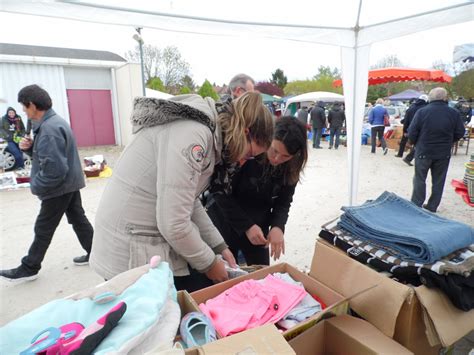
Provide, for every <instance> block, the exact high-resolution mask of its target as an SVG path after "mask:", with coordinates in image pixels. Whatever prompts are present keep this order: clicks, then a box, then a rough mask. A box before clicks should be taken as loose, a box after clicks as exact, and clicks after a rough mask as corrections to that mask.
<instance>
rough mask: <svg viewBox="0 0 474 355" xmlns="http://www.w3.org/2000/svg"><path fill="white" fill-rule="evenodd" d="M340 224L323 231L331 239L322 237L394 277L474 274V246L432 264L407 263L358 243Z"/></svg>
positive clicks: (331, 224)
mask: <svg viewBox="0 0 474 355" xmlns="http://www.w3.org/2000/svg"><path fill="white" fill-rule="evenodd" d="M338 222H339V218H337V219H336V220H333V221H331V222H328V223H326V224H324V225H323V226H322V229H323V231H325V232H327V233H329V235H328V234H327V233H323V231H321V233H320V236H321V237H322V238H323V239H325V240H327V241H328V242H330V243H331V244H334V245H336V244H337V243H338V241H337V239H338V240H339V244H341V242H344V243H343V244H347V245H348V246H349V247H350V248H352V249H351V250H350V251H349V250H347V251H348V252H349V253H351V254H354V253H356V254H362V253H365V254H366V256H367V261H366V262H367V263H369V264H371V265H373V266H374V267H376V268H378V269H379V270H382V271H388V272H391V273H393V274H394V275H395V274H399V275H400V274H404V275H409V274H415V275H416V274H419V269H421V268H423V269H427V270H431V271H433V272H435V273H437V274H440V275H447V274H450V273H455V274H459V275H462V276H465V277H468V276H470V275H471V272H472V271H473V270H474V244H473V245H471V246H469V247H468V248H464V249H460V250H457V251H456V252H454V253H451V254H449V255H447V256H445V257H443V258H442V259H441V260H439V261H436V262H434V263H432V264H421V263H415V262H408V261H402V260H401V259H399V258H396V257H394V256H392V253H391V252H390V250H389V249H388V248H386V247H385V246H381V245H376V244H374V243H373V242H370V243H369V242H366V241H363V240H361V239H358V238H357V237H356V236H354V235H352V234H350V233H349V232H347V231H345V230H344V229H342V228H341V227H339V226H338V225H337V224H338ZM336 246H338V245H336Z"/></svg>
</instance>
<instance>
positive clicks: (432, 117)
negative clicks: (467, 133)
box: [408, 100, 464, 159]
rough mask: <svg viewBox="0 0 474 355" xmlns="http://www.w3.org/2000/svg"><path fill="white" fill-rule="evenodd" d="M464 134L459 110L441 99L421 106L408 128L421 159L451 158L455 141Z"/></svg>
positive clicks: (409, 136) (410, 137)
mask: <svg viewBox="0 0 474 355" xmlns="http://www.w3.org/2000/svg"><path fill="white" fill-rule="evenodd" d="M463 136H464V124H463V122H462V120H461V117H460V116H459V112H458V111H456V110H455V109H453V108H451V107H449V106H448V103H447V102H445V101H440V100H438V101H432V102H430V103H429V104H428V105H426V106H425V107H422V108H420V109H419V110H418V111H417V112H416V114H415V117H414V118H413V122H412V123H411V124H410V127H409V128H408V138H409V139H410V141H411V142H412V143H414V144H415V145H416V157H418V158H420V159H449V158H450V157H451V148H452V146H453V143H454V142H456V141H458V140H459V139H461V138H462V137H463Z"/></svg>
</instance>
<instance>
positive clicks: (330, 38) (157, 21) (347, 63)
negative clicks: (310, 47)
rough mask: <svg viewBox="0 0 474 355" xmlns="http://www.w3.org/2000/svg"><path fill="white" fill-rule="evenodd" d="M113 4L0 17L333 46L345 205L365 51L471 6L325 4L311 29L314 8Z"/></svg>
mask: <svg viewBox="0 0 474 355" xmlns="http://www.w3.org/2000/svg"><path fill="white" fill-rule="evenodd" d="M116 3H117V2H116V1H113V0H85V1H82V0H78V1H70V0H42V1H37V0H22V1H18V0H2V1H1V2H0V11H3V12H10V13H18V14H26V15H35V16H45V17H55V18H62V19H70V20H76V21H85V22H95V23H102V24H114V25H122V26H130V27H134V28H135V27H144V28H154V29H159V30H162V31H168V32H176V33H185V34H186V33H187V34H193V35H196V34H199V35H202V36H220V37H228V38H230V40H232V38H233V37H241V38H245V37H246V36H252V37H258V38H262V39H272V38H274V39H280V40H282V39H283V40H289V41H297V42H304V43H320V44H327V45H333V46H334V45H335V46H339V47H340V48H341V63H342V85H343V87H344V98H345V104H346V106H345V107H346V118H347V120H346V122H347V132H348V135H347V144H348V150H347V154H348V174H349V189H348V190H349V204H350V205H352V204H354V203H356V202H357V189H358V176H359V158H360V148H361V139H360V136H361V131H362V119H363V116H364V104H365V99H366V96H367V88H368V80H367V78H368V69H369V55H370V45H371V44H372V43H376V42H379V41H384V40H388V39H392V38H397V37H401V36H405V35H408V34H412V33H416V32H420V31H425V30H429V29H432V28H436V27H442V26H448V25H453V24H458V23H462V22H469V21H472V14H473V11H474V1H472V0H432V1H430V2H425V1H412V0H399V1H398V3H397V6H393V2H389V1H388V0H359V1H349V0H332V1H330V2H325V3H324V7H325V9H324V11H325V13H326V14H333V15H334V16H318V17H317V19H316V23H315V17H314V14H315V13H320V11H321V6H322V4H321V2H317V1H313V2H308V1H305V0H293V1H292V3H291V8H295V9H304V11H299V12H294V14H293V13H291V12H288V11H282V9H283V10H285V9H287V8H288V3H287V1H285V0H274V1H273V2H272V6H270V7H268V4H267V3H266V2H263V1H262V2H258V1H257V2H256V1H254V0H241V1H240V2H239V6H232V11H229V7H230V6H231V5H230V3H229V5H224V6H216V3H215V1H213V0H201V1H199V6H190V2H189V1H187V0H173V2H172V6H170V3H169V2H167V1H136V0H122V1H120V6H119V5H117V4H116ZM384 8H390V11H383V9H384ZM341 9H344V11H341ZM369 9H370V10H371V11H370V10H369ZM373 9H378V10H379V11H374V10H373ZM268 19H271V20H272V21H273V22H269V21H268ZM30 38H33V33H32V34H31V36H30ZM422 45H423V44H422V43H421V44H420V46H421V47H422ZM268 55H273V53H269V54H268Z"/></svg>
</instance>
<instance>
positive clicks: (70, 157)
mask: <svg viewBox="0 0 474 355" xmlns="http://www.w3.org/2000/svg"><path fill="white" fill-rule="evenodd" d="M35 126H36V127H34V136H35V140H34V143H33V150H32V154H33V161H32V166H31V181H30V187H31V192H32V193H33V195H37V196H38V198H39V199H40V200H47V199H50V198H53V197H58V196H61V195H64V194H66V193H69V192H74V191H78V190H80V189H82V188H83V187H84V186H85V181H84V172H83V171H82V165H81V161H80V158H79V153H78V152H77V146H76V139H75V138H74V135H73V134H72V131H71V127H70V126H69V124H68V123H67V122H66V121H65V120H64V119H63V118H61V117H60V116H58V115H57V114H56V112H54V111H53V110H52V109H49V110H48V111H46V112H45V114H44V116H43V118H42V119H41V121H40V122H39V124H38V125H35ZM30 153H31V151H30Z"/></svg>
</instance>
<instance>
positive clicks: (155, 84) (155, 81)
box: [146, 76, 165, 92]
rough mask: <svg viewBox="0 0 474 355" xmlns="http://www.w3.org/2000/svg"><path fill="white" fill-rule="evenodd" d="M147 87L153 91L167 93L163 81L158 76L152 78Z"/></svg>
mask: <svg viewBox="0 0 474 355" xmlns="http://www.w3.org/2000/svg"><path fill="white" fill-rule="evenodd" d="M146 87H147V88H150V89H153V90H158V91H163V92H165V86H164V85H163V82H162V81H161V79H160V78H159V77H157V76H155V77H153V78H150V79H149V80H148V81H147V83H146Z"/></svg>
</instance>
